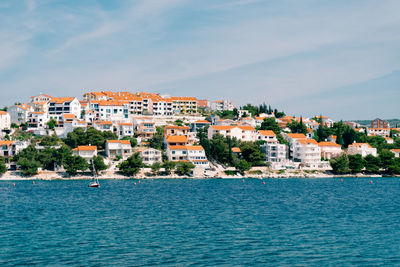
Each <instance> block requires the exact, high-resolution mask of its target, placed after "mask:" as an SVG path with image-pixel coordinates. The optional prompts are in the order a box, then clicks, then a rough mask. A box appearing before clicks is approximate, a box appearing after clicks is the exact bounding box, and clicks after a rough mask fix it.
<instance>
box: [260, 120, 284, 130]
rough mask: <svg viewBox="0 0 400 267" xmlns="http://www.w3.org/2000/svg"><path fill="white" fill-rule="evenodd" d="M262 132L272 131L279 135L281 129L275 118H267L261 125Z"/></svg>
mask: <svg viewBox="0 0 400 267" xmlns="http://www.w3.org/2000/svg"><path fill="white" fill-rule="evenodd" d="M260 130H272V131H274V133H275V134H279V133H280V132H281V128H280V127H279V125H278V123H277V122H276V121H275V119H274V118H265V119H264V121H263V122H262V123H261V127H260Z"/></svg>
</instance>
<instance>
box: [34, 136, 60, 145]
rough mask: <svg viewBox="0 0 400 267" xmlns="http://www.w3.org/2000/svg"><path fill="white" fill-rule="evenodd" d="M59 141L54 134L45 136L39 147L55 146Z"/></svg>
mask: <svg viewBox="0 0 400 267" xmlns="http://www.w3.org/2000/svg"><path fill="white" fill-rule="evenodd" d="M59 141H60V139H59V138H58V136H57V135H56V134H53V135H51V136H49V135H46V136H44V137H43V138H42V140H41V141H40V143H39V145H41V146H56V145H58V142H59Z"/></svg>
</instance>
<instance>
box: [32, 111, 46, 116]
mask: <svg viewBox="0 0 400 267" xmlns="http://www.w3.org/2000/svg"><path fill="white" fill-rule="evenodd" d="M31 114H38V115H39V114H44V112H43V111H32V112H31Z"/></svg>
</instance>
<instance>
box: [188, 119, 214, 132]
mask: <svg viewBox="0 0 400 267" xmlns="http://www.w3.org/2000/svg"><path fill="white" fill-rule="evenodd" d="M210 125H211V122H209V121H206V120H197V121H195V122H192V123H191V124H190V131H191V132H197V131H198V130H199V129H202V128H204V127H206V126H210Z"/></svg>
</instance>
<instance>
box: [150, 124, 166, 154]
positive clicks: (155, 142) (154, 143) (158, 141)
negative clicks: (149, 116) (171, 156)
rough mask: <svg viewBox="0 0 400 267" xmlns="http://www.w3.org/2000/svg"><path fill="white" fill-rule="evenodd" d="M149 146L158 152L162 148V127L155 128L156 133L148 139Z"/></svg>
mask: <svg viewBox="0 0 400 267" xmlns="http://www.w3.org/2000/svg"><path fill="white" fill-rule="evenodd" d="M149 146H150V147H152V148H154V149H159V150H161V149H163V148H164V127H157V128H156V133H155V134H154V135H153V138H151V139H150V141H149Z"/></svg>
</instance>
